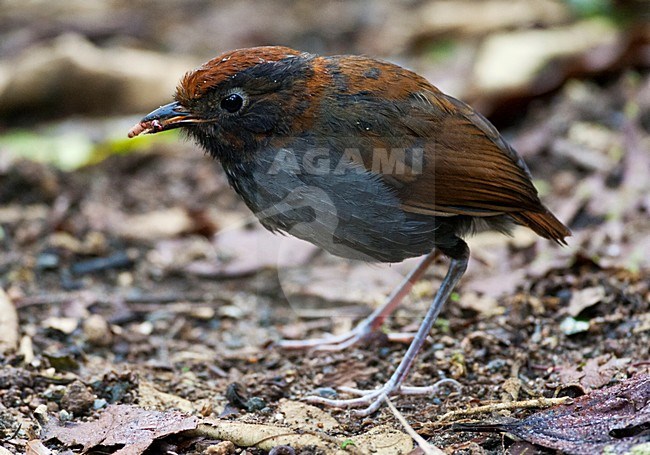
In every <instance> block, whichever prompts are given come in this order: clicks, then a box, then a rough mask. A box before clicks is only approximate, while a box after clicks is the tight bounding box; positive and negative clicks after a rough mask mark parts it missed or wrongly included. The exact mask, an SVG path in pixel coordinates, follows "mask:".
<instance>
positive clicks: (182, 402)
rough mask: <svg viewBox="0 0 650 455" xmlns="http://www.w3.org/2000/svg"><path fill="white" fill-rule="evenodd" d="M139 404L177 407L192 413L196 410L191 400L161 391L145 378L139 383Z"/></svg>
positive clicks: (167, 407) (163, 407)
mask: <svg viewBox="0 0 650 455" xmlns="http://www.w3.org/2000/svg"><path fill="white" fill-rule="evenodd" d="M138 404H139V405H140V406H142V407H145V408H156V409H160V408H162V409H169V408H175V409H178V410H179V411H183V412H190V413H191V412H194V411H195V410H196V409H195V408H194V405H193V404H192V402H191V401H190V400H186V399H185V398H182V397H179V396H177V395H172V394H171V393H165V392H161V391H160V390H158V389H156V387H154V385H153V384H152V383H150V382H147V381H143V380H141V381H140V383H139V385H138Z"/></svg>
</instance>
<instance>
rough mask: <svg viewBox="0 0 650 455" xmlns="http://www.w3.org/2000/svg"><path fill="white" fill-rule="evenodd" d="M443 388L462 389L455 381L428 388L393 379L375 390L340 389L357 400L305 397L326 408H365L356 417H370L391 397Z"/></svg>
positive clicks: (357, 412)
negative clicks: (400, 383)
mask: <svg viewBox="0 0 650 455" xmlns="http://www.w3.org/2000/svg"><path fill="white" fill-rule="evenodd" d="M441 386H451V387H454V388H455V389H456V390H457V391H460V390H461V388H462V386H461V385H460V383H459V382H458V381H456V380H454V379H441V380H440V381H438V382H436V383H435V384H432V385H430V386H427V387H407V386H402V385H399V384H396V382H395V381H394V380H393V379H392V378H391V380H389V381H388V382H387V383H386V384H384V385H383V386H382V387H380V388H379V389H375V390H361V389H355V388H352V387H341V388H340V389H339V390H340V391H341V392H346V393H349V394H351V395H358V397H357V398H350V399H347V400H333V399H329V398H323V397H318V396H313V395H310V396H307V397H305V398H304V400H305V401H307V402H308V403H312V404H322V405H324V406H329V407H333V408H339V409H349V408H359V407H363V406H365V408H364V409H360V410H355V411H354V414H355V415H357V416H360V417H365V416H369V415H370V414H372V413H374V412H375V411H376V410H377V409H379V407H380V406H381V405H382V403H383V402H384V400H385V399H386V397H388V396H390V395H397V394H401V395H433V394H434V393H436V392H438V390H439V389H440V387H441Z"/></svg>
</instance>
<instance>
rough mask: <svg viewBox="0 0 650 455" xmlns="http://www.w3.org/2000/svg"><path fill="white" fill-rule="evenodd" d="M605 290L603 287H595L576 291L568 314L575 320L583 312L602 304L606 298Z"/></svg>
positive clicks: (570, 302)
mask: <svg viewBox="0 0 650 455" xmlns="http://www.w3.org/2000/svg"><path fill="white" fill-rule="evenodd" d="M605 296H606V293H605V288H604V287H603V286H594V287H591V288H584V289H580V290H577V291H574V292H573V294H572V295H571V300H570V301H569V306H568V307H567V312H568V313H569V314H570V315H571V316H573V317H574V318H575V317H576V316H578V315H579V314H580V313H581V312H582V311H583V310H585V309H587V308H589V307H590V306H593V305H595V304H597V303H600V302H602V301H603V299H604V298H605Z"/></svg>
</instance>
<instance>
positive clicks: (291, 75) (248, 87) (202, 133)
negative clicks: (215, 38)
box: [129, 46, 318, 160]
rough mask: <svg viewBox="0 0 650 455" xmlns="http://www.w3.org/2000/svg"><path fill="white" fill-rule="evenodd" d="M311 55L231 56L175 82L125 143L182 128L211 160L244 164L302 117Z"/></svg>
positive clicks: (273, 50)
mask: <svg viewBox="0 0 650 455" xmlns="http://www.w3.org/2000/svg"><path fill="white" fill-rule="evenodd" d="M313 58H314V56H313V55H311V54H307V53H302V52H299V51H296V50H293V49H290V48H287V47H279V46H268V47H256V48H249V49H241V50H235V51H231V52H228V53H225V54H223V55H221V56H219V57H216V58H214V59H212V60H210V61H208V62H206V63H205V64H203V65H201V66H200V67H199V68H197V69H195V70H193V71H190V72H188V73H187V74H185V76H184V77H183V78H182V79H181V81H180V83H179V85H178V87H177V89H176V94H175V96H174V101H173V102H171V103H169V104H166V105H164V106H161V107H160V108H158V109H156V110H154V111H153V112H151V113H149V114H148V115H146V116H145V117H144V118H143V119H142V120H141V121H140V122H139V123H138V124H137V125H135V126H134V127H133V128H132V129H131V131H129V137H134V136H137V135H139V134H142V133H157V132H160V131H166V130H170V129H174V128H183V129H184V130H185V131H186V133H187V134H188V135H189V136H191V137H193V138H194V139H195V140H197V142H198V143H199V144H201V145H202V146H203V147H204V148H205V149H206V151H208V152H209V153H210V154H211V155H213V156H214V157H215V158H219V159H222V160H223V159H228V158H229V157H234V156H237V157H238V158H237V159H242V158H245V155H246V154H250V153H252V152H254V151H255V150H256V149H257V148H258V147H259V146H260V145H263V144H264V142H265V141H268V140H269V138H271V137H272V136H275V137H277V136H288V135H291V134H292V131H293V130H294V129H295V127H296V125H295V120H296V119H297V118H298V117H304V114H305V111H306V110H307V109H308V107H309V97H310V96H313V95H314V93H315V92H317V91H318V90H317V88H316V87H314V86H311V87H310V85H311V84H310V81H311V80H313V77H312V74H313V70H312V68H311V65H310V61H311V60H312V59H313Z"/></svg>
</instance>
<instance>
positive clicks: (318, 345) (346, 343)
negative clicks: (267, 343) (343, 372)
mask: <svg viewBox="0 0 650 455" xmlns="http://www.w3.org/2000/svg"><path fill="white" fill-rule="evenodd" d="M371 333H372V328H371V326H370V324H368V323H367V321H363V322H362V323H360V324H359V325H357V326H356V327H355V328H354V329H352V330H350V331H349V332H346V333H342V334H341V335H330V336H325V337H322V338H313V339H311V340H280V341H278V343H277V346H278V347H280V348H283V349H310V350H313V351H342V350H344V349H347V348H348V347H350V346H352V345H354V344H356V343H358V342H359V341H361V340H362V339H364V338H365V337H367V336H368V335H370V334H371Z"/></svg>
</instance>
